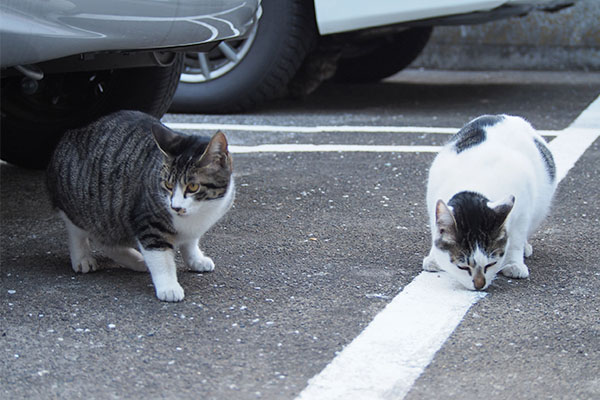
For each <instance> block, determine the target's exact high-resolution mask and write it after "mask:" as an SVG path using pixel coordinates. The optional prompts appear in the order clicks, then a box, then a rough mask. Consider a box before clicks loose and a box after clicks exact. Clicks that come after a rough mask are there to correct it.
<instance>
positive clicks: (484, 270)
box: [483, 261, 496, 273]
mask: <svg viewBox="0 0 600 400" xmlns="http://www.w3.org/2000/svg"><path fill="white" fill-rule="evenodd" d="M494 265H496V261H494V262H493V263H489V264H488V265H486V266H485V267H483V272H484V273H485V272H487V270H488V268H490V267H493V266H494Z"/></svg>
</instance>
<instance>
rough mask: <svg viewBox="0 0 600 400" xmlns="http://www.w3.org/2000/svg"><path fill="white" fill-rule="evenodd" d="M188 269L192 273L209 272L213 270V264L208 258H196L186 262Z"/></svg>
mask: <svg viewBox="0 0 600 400" xmlns="http://www.w3.org/2000/svg"><path fill="white" fill-rule="evenodd" d="M188 267H189V268H190V269H191V270H192V271H197V272H210V271H213V270H214V269H215V263H214V262H213V260H212V259H211V258H210V257H198V258H196V259H194V260H190V261H189V262H188Z"/></svg>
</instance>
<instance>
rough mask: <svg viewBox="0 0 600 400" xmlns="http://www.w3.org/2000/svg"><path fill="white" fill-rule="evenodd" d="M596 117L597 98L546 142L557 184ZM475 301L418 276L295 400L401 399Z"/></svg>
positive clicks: (442, 281) (588, 140) (445, 280)
mask: <svg viewBox="0 0 600 400" xmlns="http://www.w3.org/2000/svg"><path fill="white" fill-rule="evenodd" d="M599 117H600V97H598V98H597V99H596V100H595V101H594V102H593V103H592V104H591V105H590V106H589V107H588V108H587V109H586V110H584V112H583V113H581V115H580V116H579V118H577V119H576V120H575V121H574V122H573V124H572V125H571V126H570V127H569V128H567V129H565V130H564V131H562V132H560V134H559V135H558V137H557V138H556V139H555V140H553V141H552V142H551V144H552V143H553V144H554V145H552V151H553V152H554V155H555V157H556V164H557V170H558V171H560V175H559V176H558V178H559V179H562V178H563V177H564V176H565V175H566V174H567V172H568V171H569V169H571V168H572V167H573V166H574V165H575V162H576V161H577V159H579V157H581V155H582V154H583V153H584V152H585V150H586V149H587V148H588V147H589V146H590V145H591V144H592V143H593V142H594V140H596V139H597V138H598V136H599V135H600V118H599ZM594 132H595V133H594ZM584 139H585V140H584ZM557 140H558V141H557ZM480 298H482V297H481V294H479V293H478V292H470V291H465V290H457V289H456V287H455V286H454V285H453V284H452V282H450V278H449V277H447V276H446V274H443V273H439V274H437V273H430V272H422V273H420V274H419V275H418V276H417V277H416V278H415V279H414V280H413V281H412V282H411V283H410V284H409V285H408V286H407V287H406V288H405V289H404V290H403V291H402V292H400V294H398V295H397V296H396V297H395V298H394V299H393V300H392V301H391V302H390V303H389V305H388V306H386V307H385V308H384V309H383V310H382V311H381V312H380V313H379V314H378V315H377V316H376V317H375V318H374V319H373V321H372V322H371V323H370V324H369V325H368V326H367V328H366V329H365V330H364V331H363V332H362V333H361V334H360V335H359V336H358V337H357V338H356V339H354V340H353V341H352V342H351V343H350V344H349V345H347V346H346V347H345V348H344V349H343V350H342V351H341V352H340V353H339V354H338V355H337V356H336V357H335V358H334V359H333V361H331V363H330V364H329V365H327V366H326V367H325V369H323V371H322V372H321V373H319V374H317V375H316V376H314V377H313V378H312V379H310V380H309V382H308V386H307V387H306V388H305V389H304V390H303V391H302V392H301V393H300V395H299V396H298V397H297V400H333V399H339V400H342V399H344V400H346V399H357V400H361V399H365V400H366V399H369V400H377V399H382V400H383V399H387V400H389V399H394V400H399V399H402V398H404V396H405V395H406V394H407V393H408V392H409V390H410V389H411V387H412V386H413V384H414V382H415V381H416V380H417V378H418V377H419V376H420V375H421V373H422V372H423V370H424V369H425V368H426V367H427V365H429V363H430V362H431V360H433V357H434V356H435V353H437V351H438V350H439V349H440V348H441V347H442V345H443V344H444V343H445V341H446V340H447V339H448V337H449V336H450V335H451V334H452V332H453V331H454V329H455V328H456V327H457V326H458V324H459V323H460V322H461V320H462V319H463V317H464V315H465V314H466V312H467V311H468V310H469V308H470V307H471V306H472V305H473V304H475V303H476V302H477V301H478V300H479V299H480ZM438 308H440V309H441V311H442V313H441V314H439V313H438V311H439V310H438Z"/></svg>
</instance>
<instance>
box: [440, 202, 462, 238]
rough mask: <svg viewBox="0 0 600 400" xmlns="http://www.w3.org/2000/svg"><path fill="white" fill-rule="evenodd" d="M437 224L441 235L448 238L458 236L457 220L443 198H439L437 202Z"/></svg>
mask: <svg viewBox="0 0 600 400" xmlns="http://www.w3.org/2000/svg"><path fill="white" fill-rule="evenodd" d="M435 224H436V227H437V229H438V232H439V234H440V235H441V236H443V237H446V238H448V239H455V238H456V233H457V227H456V220H455V219H454V215H453V214H452V211H451V210H450V208H448V206H447V205H446V203H444V201H443V200H438V201H437V203H436V204H435Z"/></svg>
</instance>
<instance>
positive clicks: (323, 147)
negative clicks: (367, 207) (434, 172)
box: [229, 144, 441, 153]
mask: <svg viewBox="0 0 600 400" xmlns="http://www.w3.org/2000/svg"><path fill="white" fill-rule="evenodd" d="M440 149H441V147H439V146H385V145H382V146H376V145H354V144H261V145H257V146H235V145H231V146H229V151H231V152H232V153H320V152H368V153H436V152H438V151H440Z"/></svg>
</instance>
